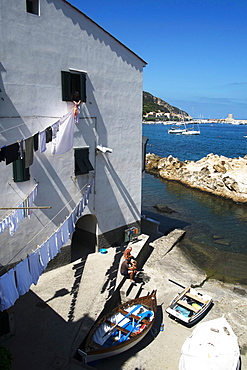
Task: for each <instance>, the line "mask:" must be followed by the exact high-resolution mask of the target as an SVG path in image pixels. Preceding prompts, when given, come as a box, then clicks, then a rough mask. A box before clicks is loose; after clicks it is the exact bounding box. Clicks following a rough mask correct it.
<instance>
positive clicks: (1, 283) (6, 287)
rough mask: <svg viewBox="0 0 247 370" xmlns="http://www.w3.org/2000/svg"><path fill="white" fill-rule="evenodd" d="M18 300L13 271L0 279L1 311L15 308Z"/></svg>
mask: <svg viewBox="0 0 247 370" xmlns="http://www.w3.org/2000/svg"><path fill="white" fill-rule="evenodd" d="M18 298H19V293H18V290H17V288H16V283H15V275H14V270H13V269H11V270H9V271H8V272H6V274H4V275H2V276H1V277H0V311H3V310H7V309H8V308H9V307H11V306H13V304H14V303H15V301H16V300H17V299H18Z"/></svg>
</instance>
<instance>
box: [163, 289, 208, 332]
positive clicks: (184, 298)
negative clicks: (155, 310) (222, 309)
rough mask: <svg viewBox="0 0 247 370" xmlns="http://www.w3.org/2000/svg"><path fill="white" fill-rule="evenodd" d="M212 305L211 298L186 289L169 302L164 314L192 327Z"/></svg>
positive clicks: (194, 290)
mask: <svg viewBox="0 0 247 370" xmlns="http://www.w3.org/2000/svg"><path fill="white" fill-rule="evenodd" d="M212 304H213V300H212V297H210V296H209V295H207V294H203V293H201V292H198V291H197V290H196V289H194V288H191V287H187V288H185V289H184V290H183V291H182V292H181V293H179V294H178V295H177V296H176V297H175V298H174V299H173V300H172V301H171V303H170V305H169V306H168V307H167V308H166V312H167V313H168V314H169V315H170V316H171V317H173V318H174V319H176V320H178V321H181V322H183V323H185V324H187V325H192V324H194V323H195V322H196V321H198V320H199V319H200V318H201V317H202V316H204V314H205V313H206V312H207V310H208V309H209V308H210V306H211V305H212Z"/></svg>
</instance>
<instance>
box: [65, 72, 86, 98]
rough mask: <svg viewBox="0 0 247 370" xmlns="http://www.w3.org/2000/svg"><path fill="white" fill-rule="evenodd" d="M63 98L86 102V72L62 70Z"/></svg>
mask: <svg viewBox="0 0 247 370" xmlns="http://www.w3.org/2000/svg"><path fill="white" fill-rule="evenodd" d="M62 100H63V101H73V100H75V101H79V100H81V101H82V102H84V103H86V73H84V72H67V71H62Z"/></svg>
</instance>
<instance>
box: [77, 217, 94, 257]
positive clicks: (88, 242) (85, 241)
mask: <svg viewBox="0 0 247 370" xmlns="http://www.w3.org/2000/svg"><path fill="white" fill-rule="evenodd" d="M96 227H97V218H96V217H95V216H94V215H85V216H82V217H80V218H79V220H78V221H77V223H76V225H75V231H74V233H73V236H72V242H71V262H73V261H76V260H77V259H79V258H82V257H85V256H87V255H88V254H89V253H94V252H95V251H96V246H97V238H96Z"/></svg>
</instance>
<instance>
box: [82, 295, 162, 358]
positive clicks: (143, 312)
mask: <svg viewBox="0 0 247 370" xmlns="http://www.w3.org/2000/svg"><path fill="white" fill-rule="evenodd" d="M156 310H157V301H156V291H154V292H152V294H150V295H148V296H145V297H140V298H136V299H132V300H130V301H128V302H126V303H123V304H121V305H119V306H117V307H116V308H115V309H114V310H112V311H111V312H110V313H108V314H106V315H105V316H103V317H102V318H101V319H100V320H98V321H96V323H95V324H94V325H93V327H92V329H91V330H90V332H89V334H88V336H87V339H86V341H85V345H84V347H83V348H79V349H78V353H79V354H80V355H81V356H82V357H83V361H84V362H85V363H88V362H92V361H96V360H99V359H102V358H105V357H110V356H115V355H117V354H119V353H122V352H124V351H127V350H128V349H130V348H132V347H133V346H134V345H136V344H137V343H139V342H140V341H141V340H142V339H143V338H144V337H145V336H146V335H147V333H148V332H149V331H150V329H151V328H152V326H153V323H154V320H155V317H156Z"/></svg>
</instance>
